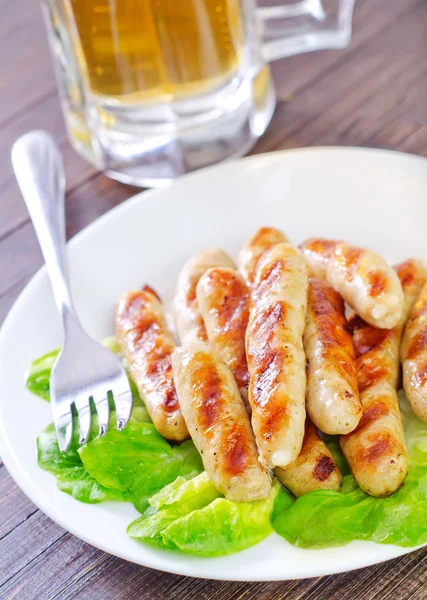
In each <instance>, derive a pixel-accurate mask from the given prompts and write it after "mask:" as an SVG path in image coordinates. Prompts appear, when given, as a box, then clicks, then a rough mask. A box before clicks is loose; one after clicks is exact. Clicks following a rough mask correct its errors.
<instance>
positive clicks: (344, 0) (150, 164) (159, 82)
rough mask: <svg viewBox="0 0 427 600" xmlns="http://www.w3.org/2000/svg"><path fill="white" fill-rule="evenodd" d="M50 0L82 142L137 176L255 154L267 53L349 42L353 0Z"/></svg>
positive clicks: (264, 116)
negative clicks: (262, 2) (259, 1)
mask: <svg viewBox="0 0 427 600" xmlns="http://www.w3.org/2000/svg"><path fill="white" fill-rule="evenodd" d="M43 2H44V10H45V15H46V22H47V25H48V30H49V34H50V36H49V37H50V41H51V47H52V51H53V54H54V56H55V58H56V61H55V62H56V70H57V78H58V82H59V87H60V92H61V100H62V106H63V111H64V116H65V122H66V126H67V130H68V134H69V137H70V139H71V142H72V144H73V146H74V147H75V148H76V150H77V151H78V152H80V154H82V155H83V156H84V157H85V158H87V159H88V160H89V161H90V162H92V163H93V164H94V165H95V166H96V167H97V168H99V169H100V170H103V171H104V172H105V173H106V174H107V175H109V176H110V177H113V178H115V179H118V180H120V181H123V182H125V183H131V184H134V185H139V186H161V185H165V184H167V183H169V182H170V181H171V180H172V179H174V178H175V177H177V176H179V175H181V174H183V173H186V172H189V171H193V170H194V169H198V168H200V167H205V166H207V165H211V164H214V163H217V162H220V161H222V160H225V159H228V158H232V157H237V156H241V155H243V154H245V153H246V152H247V151H248V150H249V149H250V148H251V147H252V145H253V144H254V143H255V141H256V140H257V138H258V137H259V136H260V135H262V133H263V132H264V131H265V129H266V127H267V125H268V123H269V121H270V119H271V117H272V114H273V111H274V107H275V92H274V86H273V83H272V79H271V76H270V70H269V67H268V66H267V64H268V62H269V61H271V60H275V59H277V58H281V57H284V56H290V55H292V54H297V53H299V52H308V51H311V50H319V49H323V48H343V47H344V46H346V45H347V44H348V42H349V40H350V36H351V18H352V12H353V4H354V0H300V1H297V2H295V1H293V2H291V1H289V0H288V1H285V0H281V1H280V2H279V1H278V0H270V2H268V4H269V5H268V6H257V5H256V3H255V0H43ZM272 3H273V5H272V6H271V4H272Z"/></svg>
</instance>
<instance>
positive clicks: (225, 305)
mask: <svg viewBox="0 0 427 600" xmlns="http://www.w3.org/2000/svg"><path fill="white" fill-rule="evenodd" d="M197 302H198V305H199V309H200V312H201V315H202V317H203V321H204V323H205V327H206V331H207V334H208V340H209V344H210V345H211V346H212V348H213V349H214V350H216V351H217V352H218V353H219V354H220V356H221V358H222V360H223V361H224V362H225V364H226V365H228V366H229V367H230V369H231V371H232V373H233V375H234V377H235V379H236V383H237V386H238V388H239V390H240V393H241V395H242V398H243V400H244V401H245V404H246V402H247V399H248V381H249V375H248V363H247V361H246V350H245V334H246V328H247V326H248V318H249V290H248V288H247V287H246V284H245V282H244V281H243V278H242V277H241V276H240V275H239V273H238V272H237V271H236V270H235V269H230V268H228V267H222V268H221V267H217V268H214V269H209V270H208V271H206V272H205V273H204V275H202V277H201V278H200V280H199V283H198V284H197Z"/></svg>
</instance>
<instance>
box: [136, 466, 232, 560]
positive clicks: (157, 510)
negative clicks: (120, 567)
mask: <svg viewBox="0 0 427 600" xmlns="http://www.w3.org/2000/svg"><path fill="white" fill-rule="evenodd" d="M220 495H221V494H220V493H219V492H218V491H217V490H216V488H215V487H214V485H213V484H212V483H211V481H210V480H209V478H208V476H207V474H206V472H203V473H201V474H200V475H197V476H196V477H194V478H192V479H190V480H186V479H185V478H184V477H177V479H175V481H173V482H172V483H170V484H169V485H167V486H166V487H164V488H163V489H162V490H161V491H160V492H158V493H157V494H155V495H154V496H152V497H151V498H150V499H149V503H150V508H148V509H147V510H146V511H145V513H144V514H143V515H142V517H139V518H138V519H136V520H135V521H133V522H132V523H131V524H130V525H129V526H128V528H127V533H128V535H130V536H131V537H133V538H136V539H139V540H140V541H143V542H147V543H149V544H154V545H156V546H159V547H161V548H165V547H168V545H167V544H165V542H164V541H163V538H162V531H163V530H164V529H166V527H167V526H168V525H170V524H171V523H172V522H173V521H176V520H177V519H179V518H180V517H182V516H184V515H187V514H188V513H190V512H192V511H194V510H196V509H200V508H203V507H204V506H207V505H208V504H209V503H210V502H212V501H213V500H215V499H216V498H219V497H220Z"/></svg>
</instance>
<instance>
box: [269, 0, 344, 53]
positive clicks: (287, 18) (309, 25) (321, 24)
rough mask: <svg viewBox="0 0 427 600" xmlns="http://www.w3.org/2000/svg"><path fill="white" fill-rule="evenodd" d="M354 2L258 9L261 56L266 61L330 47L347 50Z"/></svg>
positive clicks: (310, 0) (309, 1) (323, 0)
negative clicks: (260, 31) (260, 28)
mask: <svg viewBox="0 0 427 600" xmlns="http://www.w3.org/2000/svg"><path fill="white" fill-rule="evenodd" d="M354 1H355V0H300V2H296V3H295V2H288V3H286V4H276V5H274V6H259V7H258V16H259V17H260V21H261V27H262V39H263V44H262V54H263V58H264V60H265V61H266V62H270V61H272V60H276V59H278V58H283V57H285V56H292V55H293V54H300V53H302V52H311V51H313V50H324V49H327V48H344V47H345V46H347V44H349V42H350V39H351V20H352V16H353V8H354Z"/></svg>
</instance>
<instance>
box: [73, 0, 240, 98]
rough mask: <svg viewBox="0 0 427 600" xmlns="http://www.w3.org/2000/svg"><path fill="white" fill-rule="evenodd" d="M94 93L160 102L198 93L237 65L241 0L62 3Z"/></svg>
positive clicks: (79, 0) (219, 81) (85, 0)
mask: <svg viewBox="0 0 427 600" xmlns="http://www.w3.org/2000/svg"><path fill="white" fill-rule="evenodd" d="M66 1H67V7H68V12H69V16H70V18H71V19H72V20H73V22H74V34H75V39H74V40H73V41H74V43H75V44H76V46H77V47H76V48H75V51H76V55H77V57H78V59H79V62H81V67H82V68H83V70H84V72H85V73H86V78H87V80H88V82H89V87H90V90H91V92H92V93H94V94H96V95H100V96H104V97H105V96H107V97H114V98H116V99H117V100H119V101H122V102H123V101H124V102H127V101H130V102H141V101H142V102H144V101H145V100H147V101H149V102H151V103H152V102H153V101H154V102H156V101H157V100H159V101H162V102H164V101H165V100H166V101H167V100H175V99H181V98H185V97H188V96H190V95H195V94H203V93H206V92H209V91H210V90H212V89H215V88H216V87H218V86H220V85H222V84H223V83H225V82H227V81H229V80H230V79H231V78H232V77H233V76H235V75H236V73H237V72H238V70H239V66H240V64H241V60H242V54H243V27H242V22H241V12H240V1H239V0H66Z"/></svg>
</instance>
